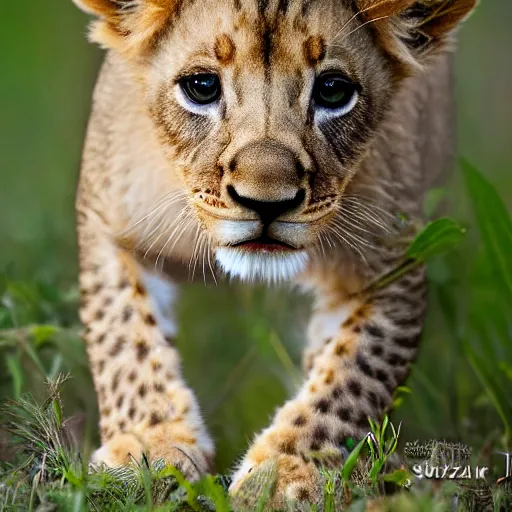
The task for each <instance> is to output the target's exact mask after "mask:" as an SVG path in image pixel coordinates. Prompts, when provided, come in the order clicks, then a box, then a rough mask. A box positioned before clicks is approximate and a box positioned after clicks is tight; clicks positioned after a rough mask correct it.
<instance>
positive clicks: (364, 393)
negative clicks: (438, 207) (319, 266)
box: [231, 269, 426, 508]
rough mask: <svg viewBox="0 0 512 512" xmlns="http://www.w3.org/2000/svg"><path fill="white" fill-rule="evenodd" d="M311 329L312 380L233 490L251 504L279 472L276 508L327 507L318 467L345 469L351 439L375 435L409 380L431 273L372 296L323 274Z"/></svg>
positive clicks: (253, 451)
mask: <svg viewBox="0 0 512 512" xmlns="http://www.w3.org/2000/svg"><path fill="white" fill-rule="evenodd" d="M322 280H323V283H324V284H323V285H322V286H321V287H320V289H319V290H318V292H319V295H318V298H317V303H316V307H315V309H314V314H313V318H312V322H311V326H310V346H309V348H308V351H307V353H306V358H305V360H306V368H307V370H308V376H307V380H306V382H305V384H304V385H303V387H302V389H301V390H300V391H299V393H298V394H297V396H296V397H295V398H294V399H292V400H290V401H289V402H287V403H286V404H285V405H284V407H282V408H281V409H280V410H279V411H278V412H277V414H276V416H275V418H274V421H273V423H272V425H271V426H270V427H268V428H267V429H266V430H264V431H263V432H262V433H261V434H260V435H259V436H258V437H257V438H256V440H255V441H254V443H253V445H252V446H251V447H250V449H249V451H248V453H247V455H246V456H245V458H244V460H243V462H242V464H241V465H240V467H239V469H238V471H237V472H236V474H235V477H234V481H233V484H232V487H231V492H232V493H233V494H234V496H235V500H236V501H237V502H238V503H240V504H242V505H243V506H247V505H248V504H250V502H251V499H255V498H257V496H254V493H255V492H257V489H258V482H259V481H261V473H264V472H267V473H268V472H270V471H272V468H274V471H277V481H276V487H275V493H274V497H273V501H272V503H271V504H272V506H274V507H276V508H280V507H283V506H284V505H285V502H287V501H288V500H292V501H294V500H298V501H309V502H311V503H318V504H321V502H322V500H323V487H322V485H321V483H320V479H319V478H320V472H319V471H318V469H317V465H318V464H319V462H320V463H322V462H321V461H323V463H324V464H326V465H327V466H330V467H340V466H341V464H342V462H343V461H342V451H341V449H340V448H341V447H342V446H343V445H344V444H345V441H346V440H347V438H349V437H353V438H362V437H364V435H365V434H367V433H368V432H369V431H370V427H369V422H368V417H371V418H374V419H377V420H378V419H380V418H381V417H382V415H383V413H384V411H385V410H386V409H388V408H389V407H390V406H391V405H392V401H393V393H394V391H395V389H396V388H397V386H399V385H400V384H401V383H402V382H403V381H404V380H405V379H406V377H407V376H408V373H409V367H410V364H411V362H412V361H413V359H414V358H415V355H416V352H417V348H418V343H419V340H420V335H421V330H422V327H423V320H424V315H425V312H426V284H425V277H424V269H418V270H415V271H413V272H411V273H409V274H408V275H406V276H404V277H403V278H401V279H400V280H399V281H397V282H395V283H394V284H392V285H389V286H388V287H387V288H385V289H382V290H379V291H378V292H376V293H374V294H373V295H371V296H366V297H365V296H364V295H361V294H360V295H359V296H356V298H353V296H351V295H347V294H346V293H344V292H343V291H342V290H343V286H342V284H341V283H340V281H339V279H338V278H337V276H336V275H332V276H323V279H322Z"/></svg>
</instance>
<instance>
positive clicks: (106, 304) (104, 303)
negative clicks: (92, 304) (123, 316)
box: [103, 297, 114, 308]
mask: <svg viewBox="0 0 512 512" xmlns="http://www.w3.org/2000/svg"><path fill="white" fill-rule="evenodd" d="M112 302H114V297H106V298H105V300H104V301H103V307H104V308H106V307H107V306H110V304H112Z"/></svg>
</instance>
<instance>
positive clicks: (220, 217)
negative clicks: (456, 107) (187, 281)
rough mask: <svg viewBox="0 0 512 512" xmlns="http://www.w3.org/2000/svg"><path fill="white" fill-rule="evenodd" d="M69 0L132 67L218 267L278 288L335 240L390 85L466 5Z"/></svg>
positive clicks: (383, 0) (467, 0)
mask: <svg viewBox="0 0 512 512" xmlns="http://www.w3.org/2000/svg"><path fill="white" fill-rule="evenodd" d="M74 1H75V2H76V3H77V4H78V5H80V6H81V7H82V8H84V9H85V10H87V11H88V12H90V13H92V14H94V15H96V16H97V17H98V18H99V19H98V20H97V21H96V22H95V24H94V25H93V28H92V31H91V34H92V39H93V40H96V41H97V42H100V43H101V44H103V45H104V46H106V47H108V48H112V49H113V50H114V51H116V52H118V53H119V54H121V55H122V56H123V58H125V59H126V60H127V61H129V62H130V63H132V64H133V68H134V69H135V70H136V73H137V74H138V78H140V81H141V83H142V84H143V89H144V94H145V101H146V104H147V111H148V112H149V114H150V117H151V119H152V121H153V122H154V124H155V126H156V128H157V132H158V135H159V140H160V142H161V145H162V147H163V148H164V151H165V154H166V157H167V159H168V160H169V162H170V166H169V171H168V172H174V173H177V174H178V176H179V177H180V178H181V181H182V184H183V188H184V190H185V192H186V195H187V198H188V199H187V201H188V204H189V206H190V210H191V211H192V212H193V215H194V219H195V220H196V222H198V223H199V225H200V226H201V228H202V229H201V233H202V235H201V236H205V237H207V238H208V240H209V243H210V245H209V246H210V247H211V248H212V250H213V251H214V253H215V256H216V259H217V262H218V263H219V264H220V265H221V266H222V267H223V268H224V269H225V270H226V271H227V272H228V273H231V274H233V275H238V276H240V277H242V278H267V279H268V278H270V279H276V280H278V279H282V278H289V277H291V276H292V275H293V274H295V273H297V272H299V271H301V270H303V269H304V267H305V266H306V264H307V263H308V259H309V256H310V255H311V254H312V252H313V251H315V250H317V249H318V248H319V247H320V246H321V244H322V243H323V242H325V243H326V244H339V243H343V239H344V237H343V235H342V232H341V230H342V226H340V222H341V220H340V219H339V216H338V214H339V211H340V205H341V204H342V202H343V201H344V191H345V189H346V187H347V185H348V183H349V182H350V180H352V178H353V177H354V174H355V173H356V170H357V166H358V162H359V161H360V160H361V158H362V156H363V154H364V152H365V150H366V148H368V146H369V144H370V143H371V140H372V136H373V135H374V133H375V131H376V129H377V127H378V125H379V122H380V121H381V119H382V118H383V116H384V114H385V112H386V109H387V108H388V106H389V104H390V101H391V99H392V96H393V94H394V93H395V91H396V88H397V84H399V83H400V81H401V79H402V78H403V77H404V76H406V75H408V74H411V73H414V72H416V71H417V69H419V68H421V66H422V64H423V63H424V61H425V59H427V58H428V55H429V54H430V53H431V52H433V51H436V50H438V49H440V48H442V47H443V46H444V45H445V44H446V42H447V40H448V39H449V36H450V33H451V32H452V31H453V29H455V27H456V26H457V25H458V23H459V22H460V21H461V20H462V19H463V18H464V17H465V16H466V15H467V14H468V13H469V11H470V10H471V9H472V8H473V7H474V5H475V2H476V0H74ZM344 221H345V222H347V220H346V219H344ZM340 233H341V235H340ZM169 236H171V234H169ZM345 241H348V242H350V239H345Z"/></svg>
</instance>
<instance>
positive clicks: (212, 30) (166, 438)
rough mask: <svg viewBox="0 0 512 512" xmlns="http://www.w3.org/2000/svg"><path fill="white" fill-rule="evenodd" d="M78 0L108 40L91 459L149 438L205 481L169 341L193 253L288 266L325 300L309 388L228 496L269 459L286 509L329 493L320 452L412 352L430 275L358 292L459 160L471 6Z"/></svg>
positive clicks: (90, 343) (465, 1)
mask: <svg viewBox="0 0 512 512" xmlns="http://www.w3.org/2000/svg"><path fill="white" fill-rule="evenodd" d="M75 3H77V4H78V5H79V6H81V7H83V8H84V9H85V10H87V11H88V12H90V13H92V14H93V15H94V16H95V17H96V21H95V22H94V24H93V28H92V31H91V38H92V39H93V40H94V41H96V42H98V43H100V44H102V45H103V46H104V47H106V48H107V49H108V54H107V57H106V60H105V64H104V66H103V70H102V72H101V76H100V78H99V80H98V84H97V87H96V91H95V94H94V101H93V112H92V116H91V120H90V124H89V129H88V134H87V140H86V144H85V149H84V158H83V165H82V172H81V179H80V185H79V190H78V196H77V223H78V234H79V246H80V285H81V294H82V306H81V318H82V321H83V323H84V325H85V328H86V331H85V336H84V337H85V341H86V343H87V350H88V353H89V358H90V362H91V368H92V372H93V376H94V382H95V386H96V390H97V393H98V401H99V407H100V413H101V425H100V426H101V437H102V442H103V445H102V447H101V448H100V449H99V450H98V451H97V452H96V454H95V460H97V461H103V462H105V463H107V464H110V465H117V464H124V463H127V462H128V461H129V460H130V458H131V457H135V458H137V457H139V456H140V455H141V454H142V453H143V452H146V453H148V454H149V457H150V458H164V459H166V460H167V461H168V462H170V463H172V464H176V465H177V466H178V467H180V468H181V469H182V470H183V471H184V472H185V473H186V474H187V476H189V477H190V478H197V477H199V476H200V475H201V474H204V473H205V472H207V471H209V470H211V468H212V463H213V458H214V447H213V442H212V440H211V438H210V437H209V435H208V433H207V431H206V428H205V426H204V424H203V421H202V418H201V414H200V410H199V406H198V403H197V400H196V398H195V396H194V394H193V393H192V391H191V390H190V389H189V388H188V387H187V385H186V384H185V382H184V380H183V378H182V375H181V370H180V360H179V355H178V352H177V350H176V348H175V346H174V337H175V334H176V325H175V322H174V321H173V319H172V308H173V306H174V304H175V303H176V301H177V300H179V295H178V290H177V287H176V283H175V281H176V274H175V273H174V270H175V269H176V268H179V265H180V264H182V263H188V264H189V266H190V268H191V273H192V274H193V273H194V271H195V270H196V269H198V272H200V273H202V274H203V275H204V276H205V278H206V277H213V278H214V279H219V278H220V277H221V276H222V274H228V275H231V276H233V277H241V278H244V279H246V280H256V279H262V280H267V281H282V280H295V282H297V283H298V284H300V286H301V287H303V288H304V289H308V290H312V291H313V292H314V294H315V296H316V300H315V306H314V311H313V316H312V319H311V324H310V328H309V333H308V339H309V341H308V347H307V350H306V353H305V357H304V366H305V371H306V377H305V382H304V385H303V386H302V388H301V389H300V391H299V392H298V393H297V395H296V396H295V397H293V398H292V399H291V400H290V401H289V402H287V403H286V404H285V405H284V406H283V407H282V408H281V409H279V410H278V412H277V413H276V415H275V418H274V419H273V421H272V423H271V425H270V426H269V427H268V428H267V429H265V430H264V431H263V432H262V433H260V434H259V435H258V436H257V437H256V438H255V440H254V442H253V444H252V446H251V447H250V448H249V451H248V452H247V454H246V456H245V457H244V458H243V460H242V462H241V464H240V466H239V467H238V469H237V471H236V473H235V478H234V482H233V485H232V492H233V493H234V494H236V493H238V492H240V489H242V488H244V485H245V484H246V483H247V482H248V481H249V480H250V478H251V474H255V473H257V470H258V468H262V467H266V465H268V463H273V464H275V465H276V467H277V474H278V480H277V486H276V492H275V495H274V501H273V504H275V506H278V507H279V506H280V505H282V503H283V500H285V499H288V498H290V499H300V500H304V499H308V500H310V501H313V502H315V501H317V502H318V501H319V500H321V495H320V493H319V491H318V475H319V473H318V470H317V468H316V466H315V464H314V459H313V458H312V457H311V454H312V453H324V454H328V457H327V459H326V460H328V461H330V463H331V464H337V463H339V461H340V459H341V454H342V451H341V450H340V447H341V446H342V445H343V443H344V442H345V440H346V439H347V438H348V437H358V436H362V435H364V434H365V433H366V431H367V430H368V417H373V418H379V417H380V416H381V415H382V414H383V412H384V411H386V410H387V409H388V408H389V407H390V406H391V404H392V398H393V393H394V390H395V389H396V387H397V386H398V385H400V384H401V383H402V382H403V381H404V380H405V379H406V378H407V375H408V373H409V371H410V365H411V362H412V361H413V360H414V358H415V356H416V353H417V349H418V345H419V341H420V337H421V330H422V326H423V320H424V317H425V314H426V297H427V295H426V285H425V275H424V274H425V272H424V269H422V268H421V269H416V270H414V271H411V272H409V273H408V274H407V275H405V276H403V277H402V278H401V279H400V280H399V281H397V282H395V283H393V284H391V285H389V286H388V287H386V288H383V289H379V290H378V291H376V292H372V293H371V294H370V293H369V292H367V291H365V290H368V285H369V284H370V283H372V282H373V281H374V280H375V279H376V278H378V277H379V276H380V275H382V274H384V273H385V272H386V271H388V270H389V269H390V268H392V267H393V266H394V265H396V264H397V263H398V262H400V261H401V259H402V257H403V255H404V249H405V247H406V246H407V240H408V237H409V236H410V232H409V231H408V229H407V227H406V226H403V225H402V224H401V222H402V221H397V216H396V214H397V213H398V212H403V213H404V214H405V216H406V217H407V218H409V219H410V223H411V225H414V224H415V222H416V221H418V220H421V211H422V198H423V194H424V192H425V190H426V189H427V188H428V186H429V185H430V184H432V183H433V182H435V181H436V180H437V179H438V177H439V176H441V175H442V174H443V172H444V171H445V170H446V169H447V168H449V166H450V164H451V156H452V152H453V130H452V124H453V123H452V122H453V119H452V111H453V109H452V98H451V85H452V84H451V55H450V50H451V49H452V47H453V44H452V41H453V38H452V35H453V31H454V29H455V27H456V26H457V25H458V24H459V22H460V21H462V20H463V19H464V18H465V17H466V15H467V14H468V13H469V11H470V10H471V9H472V8H473V7H474V4H475V1H474V0H393V1H392V0H354V1H349V0H115V1H114V0H75ZM333 71H336V72H337V73H338V74H340V73H341V74H343V76H344V77H345V78H346V80H347V81H349V82H350V83H352V84H353V91H352V96H351V102H350V104H348V103H347V105H346V108H345V110H343V112H341V111H340V110H337V111H336V112H333V111H331V110H329V109H326V108H320V106H319V103H318V102H316V101H313V99H312V96H313V95H314V90H315V86H314V83H315V80H316V79H317V77H319V76H321V75H322V73H328V72H333ZM197 73H210V74H211V73H214V74H216V76H218V77H219V79H220V84H221V88H222V94H221V95H220V97H219V99H218V100H216V101H215V102H214V103H211V104H208V105H203V106H199V105H198V104H196V103H194V102H191V101H190V98H188V97H187V95H186V93H185V92H184V89H183V87H182V85H181V84H182V82H183V80H184V79H185V78H186V77H189V76H191V75H194V74H197ZM402 218H404V215H402V216H400V219H402ZM250 240H256V242H254V243H253V244H252V245H251V244H249V245H248V244H247V242H248V241H250ZM269 240H278V241H279V242H280V244H278V245H276V244H269V242H268V241H269Z"/></svg>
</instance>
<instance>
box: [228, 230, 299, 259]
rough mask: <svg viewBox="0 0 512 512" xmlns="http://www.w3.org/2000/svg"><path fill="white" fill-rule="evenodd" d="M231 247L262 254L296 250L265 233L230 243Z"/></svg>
mask: <svg viewBox="0 0 512 512" xmlns="http://www.w3.org/2000/svg"><path fill="white" fill-rule="evenodd" d="M231 247H234V248H239V249H243V250H244V251H247V252H252V253H263V254H271V253H284V252H289V251H295V250H297V248H296V247H293V246H292V245H290V244H287V243H286V242H282V241H281V240H276V239H275V238H271V237H270V236H268V235H266V234H265V235H261V236H259V237H257V238H254V239H252V240H246V241H244V242H239V243H237V244H234V245H232V246H231Z"/></svg>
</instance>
